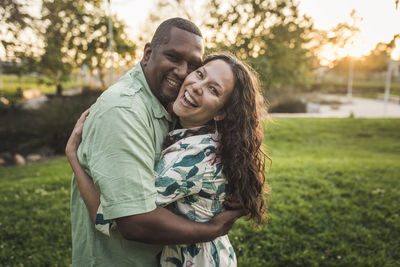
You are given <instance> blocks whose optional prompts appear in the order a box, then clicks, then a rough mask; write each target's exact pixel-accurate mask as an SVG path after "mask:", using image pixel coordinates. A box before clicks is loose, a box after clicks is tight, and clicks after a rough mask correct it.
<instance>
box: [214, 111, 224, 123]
mask: <svg viewBox="0 0 400 267" xmlns="http://www.w3.org/2000/svg"><path fill="white" fill-rule="evenodd" d="M225 117H226V112H225V110H220V111H219V112H218V114H217V115H215V116H214V120H215V121H222V120H223V119H225Z"/></svg>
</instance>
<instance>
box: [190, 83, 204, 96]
mask: <svg viewBox="0 0 400 267" xmlns="http://www.w3.org/2000/svg"><path fill="white" fill-rule="evenodd" d="M192 88H193V92H194V93H195V94H198V95H202V94H203V87H202V85H201V83H199V82H197V83H194V84H193V85H192Z"/></svg>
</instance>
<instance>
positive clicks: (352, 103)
mask: <svg viewBox="0 0 400 267" xmlns="http://www.w3.org/2000/svg"><path fill="white" fill-rule="evenodd" d="M318 97H319V98H320V99H324V100H327V101H337V102H340V103H341V104H334V105H329V104H327V105H322V104H320V105H317V104H314V105H313V109H314V110H315V111H316V112H312V113H272V114H270V115H271V117H272V118H347V117H349V116H351V114H353V115H354V117H355V118H384V117H387V118H400V103H393V102H389V103H388V104H387V107H386V114H385V107H384V101H383V100H375V99H367V98H359V97H353V98H352V99H351V100H349V99H348V98H347V97H346V96H342V95H319V96H318ZM317 110H318V111H317Z"/></svg>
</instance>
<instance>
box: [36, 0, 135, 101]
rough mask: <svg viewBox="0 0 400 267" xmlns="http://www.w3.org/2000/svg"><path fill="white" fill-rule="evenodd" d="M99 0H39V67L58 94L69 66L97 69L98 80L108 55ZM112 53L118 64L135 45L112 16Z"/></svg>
mask: <svg viewBox="0 0 400 267" xmlns="http://www.w3.org/2000/svg"><path fill="white" fill-rule="evenodd" d="M101 2H102V1H101V0H90V1H84V0H59V1H52V0H43V5H42V21H43V26H44V29H45V30H44V31H43V36H44V40H45V44H46V45H45V53H44V54H43V56H42V57H41V61H40V65H41V68H40V71H41V73H43V74H44V75H46V76H47V77H49V78H50V79H51V81H52V83H54V84H55V85H56V86H57V93H58V94H61V91H62V83H63V82H64V81H66V80H67V79H68V78H69V76H70V74H71V71H72V69H73V68H78V67H82V66H83V65H86V66H88V68H89V70H90V71H94V70H97V71H98V72H99V74H100V75H99V76H100V79H101V82H102V85H103V87H106V86H105V81H104V74H105V72H104V69H105V67H106V65H107V62H108V59H109V55H110V54H109V52H107V50H108V41H107V29H108V17H107V16H106V15H105V12H104V10H103V9H102V8H101ZM112 23H113V33H114V40H113V41H114V51H115V53H114V56H115V57H116V59H117V61H118V62H119V63H120V64H124V63H126V62H128V61H130V60H131V59H132V57H133V56H134V53H135V46H134V44H133V43H132V41H130V40H129V38H128V37H127V34H126V33H125V25H124V24H123V22H122V21H119V20H118V19H117V18H116V17H113V18H112Z"/></svg>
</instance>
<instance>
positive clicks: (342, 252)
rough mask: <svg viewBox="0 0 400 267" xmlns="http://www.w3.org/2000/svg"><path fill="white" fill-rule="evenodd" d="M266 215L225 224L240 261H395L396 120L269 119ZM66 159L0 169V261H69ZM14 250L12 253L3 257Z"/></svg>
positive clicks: (398, 224)
mask: <svg viewBox="0 0 400 267" xmlns="http://www.w3.org/2000/svg"><path fill="white" fill-rule="evenodd" d="M265 129H266V138H265V143H266V149H267V151H268V153H269V155H270V156H271V157H272V160H273V162H272V166H271V169H270V171H269V173H268V182H269V184H270V186H271V188H272V189H271V196H270V204H269V205H270V207H269V211H268V212H269V215H268V216H269V221H268V223H265V224H263V225H262V226H261V227H260V228H259V229H256V228H254V227H253V225H252V223H250V222H247V221H245V220H244V219H241V220H239V221H238V222H237V223H236V224H235V226H234V228H233V230H232V231H231V233H230V238H231V241H232V243H233V245H234V248H235V251H236V253H237V257H238V262H239V266H260V267H261V266H399V265H400V253H399V251H400V242H399V240H400V205H399V199H400V182H399V178H400V120H399V119H276V120H275V121H274V122H268V123H266V124H265ZM70 175H71V171H70V170H69V167H68V165H67V161H66V160H65V158H63V157H61V158H57V159H55V160H52V161H49V162H46V163H38V164H30V165H28V166H26V167H8V168H0V200H1V203H2V205H1V206H0V224H1V225H0V227H1V229H2V230H1V231H0V262H1V263H2V264H3V265H4V266H18V265H19V264H24V265H25V266H39V265H41V266H56V265H58V266H68V265H69V263H70V257H71V255H70V253H71V248H70V242H71V240H70V225H69V224H70V222H69V185H70ZM11 257H13V258H11Z"/></svg>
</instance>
